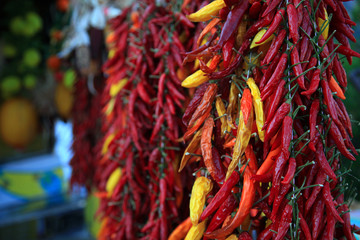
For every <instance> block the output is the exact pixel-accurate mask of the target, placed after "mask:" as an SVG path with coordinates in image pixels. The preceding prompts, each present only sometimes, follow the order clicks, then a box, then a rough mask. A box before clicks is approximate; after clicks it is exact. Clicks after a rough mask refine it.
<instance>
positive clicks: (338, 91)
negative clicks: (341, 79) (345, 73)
mask: <svg viewBox="0 0 360 240" xmlns="http://www.w3.org/2000/svg"><path fill="white" fill-rule="evenodd" d="M329 87H330V89H331V91H333V92H336V96H338V97H339V98H341V99H342V100H345V99H346V97H345V95H344V92H343V91H342V89H341V87H340V86H339V84H338V83H337V82H336V80H335V79H334V77H333V76H331V78H330V81H329Z"/></svg>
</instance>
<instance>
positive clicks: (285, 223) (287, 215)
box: [275, 204, 293, 240]
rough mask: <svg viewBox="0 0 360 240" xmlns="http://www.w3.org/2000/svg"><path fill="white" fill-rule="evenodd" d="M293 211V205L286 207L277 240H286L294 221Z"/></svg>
mask: <svg viewBox="0 0 360 240" xmlns="http://www.w3.org/2000/svg"><path fill="white" fill-rule="evenodd" d="M292 211H293V208H292V206H291V205H289V204H288V205H286V207H285V209H284V211H283V213H282V215H281V222H280V224H279V228H278V231H277V235H276V238H275V240H280V239H284V238H285V235H286V233H287V231H288V229H289V227H290V224H291V221H292Z"/></svg>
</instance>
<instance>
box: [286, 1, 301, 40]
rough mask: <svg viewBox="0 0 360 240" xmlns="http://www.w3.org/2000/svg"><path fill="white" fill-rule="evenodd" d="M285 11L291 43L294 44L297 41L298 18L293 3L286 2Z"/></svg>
mask: <svg viewBox="0 0 360 240" xmlns="http://www.w3.org/2000/svg"><path fill="white" fill-rule="evenodd" d="M286 12H287V15H288V21H289V32H290V37H291V39H292V40H293V43H295V44H296V43H297V42H298V41H299V31H298V29H299V20H298V16H297V11H296V8H295V6H294V5H293V4H288V5H287V6H286Z"/></svg>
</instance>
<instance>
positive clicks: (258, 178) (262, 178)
mask: <svg viewBox="0 0 360 240" xmlns="http://www.w3.org/2000/svg"><path fill="white" fill-rule="evenodd" d="M273 173H274V172H273V171H271V170H270V171H268V172H267V173H265V174H262V175H253V176H252V177H251V179H253V180H254V181H256V182H262V183H267V182H271V181H272V179H273V175H274V174H273Z"/></svg>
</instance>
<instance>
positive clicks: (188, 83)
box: [181, 70, 209, 88]
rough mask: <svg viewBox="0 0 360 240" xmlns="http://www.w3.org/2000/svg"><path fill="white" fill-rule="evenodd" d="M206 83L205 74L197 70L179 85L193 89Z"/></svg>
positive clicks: (207, 79)
mask: <svg viewBox="0 0 360 240" xmlns="http://www.w3.org/2000/svg"><path fill="white" fill-rule="evenodd" d="M207 81H209V78H208V77H207V76H205V73H204V72H203V71H201V70H197V71H196V72H194V73H193V74H191V75H190V76H188V77H187V78H185V80H184V81H183V82H182V83H181V86H183V87H186V88H194V87H197V86H199V85H201V84H203V83H204V82H207Z"/></svg>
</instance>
